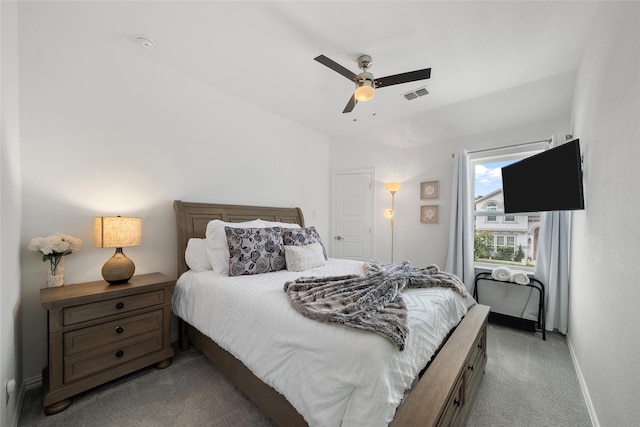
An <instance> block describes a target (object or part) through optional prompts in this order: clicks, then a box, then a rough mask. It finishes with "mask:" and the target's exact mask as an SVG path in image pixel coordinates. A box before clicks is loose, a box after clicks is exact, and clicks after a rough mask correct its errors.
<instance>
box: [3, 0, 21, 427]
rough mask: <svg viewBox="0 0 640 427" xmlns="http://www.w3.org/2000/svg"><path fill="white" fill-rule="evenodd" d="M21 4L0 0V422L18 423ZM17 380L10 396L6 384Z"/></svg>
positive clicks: (19, 375) (19, 363)
mask: <svg viewBox="0 0 640 427" xmlns="http://www.w3.org/2000/svg"><path fill="white" fill-rule="evenodd" d="M17 12H18V8H17V3H16V2H4V1H3V2H0V22H1V24H0V27H1V29H2V34H1V36H0V40H2V46H1V50H0V75H1V79H0V112H1V117H0V425H3V426H11V425H16V424H17V422H18V416H19V411H20V402H21V400H22V399H21V396H22V393H23V391H24V390H23V388H22V387H21V385H22V352H21V351H20V349H21V338H22V337H21V322H20V310H21V304H20V253H19V252H20V251H19V250H18V245H19V241H20V222H21V219H20V210H21V209H20V208H21V202H20V189H21V184H20V117H19V116H20V115H19V96H18V14H17ZM8 380H16V384H17V386H16V391H15V392H14V393H13V394H11V395H9V396H8V399H7V396H6V391H5V390H6V388H5V384H6V383H7V381H8Z"/></svg>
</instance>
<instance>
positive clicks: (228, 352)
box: [174, 201, 489, 426]
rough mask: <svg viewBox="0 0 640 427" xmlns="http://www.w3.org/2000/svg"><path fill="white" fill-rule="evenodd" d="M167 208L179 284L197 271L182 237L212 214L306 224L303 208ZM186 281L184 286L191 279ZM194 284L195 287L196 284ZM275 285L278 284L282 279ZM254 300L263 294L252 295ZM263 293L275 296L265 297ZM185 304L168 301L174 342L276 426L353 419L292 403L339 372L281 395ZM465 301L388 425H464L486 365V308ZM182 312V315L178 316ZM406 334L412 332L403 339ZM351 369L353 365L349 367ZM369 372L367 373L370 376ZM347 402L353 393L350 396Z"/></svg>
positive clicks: (201, 233)
mask: <svg viewBox="0 0 640 427" xmlns="http://www.w3.org/2000/svg"><path fill="white" fill-rule="evenodd" d="M174 209H175V212H176V224H177V232H178V235H177V245H178V247H177V249H178V271H179V275H180V279H179V280H178V282H179V283H178V285H180V283H181V282H189V283H191V282H190V281H191V280H195V277H197V276H198V275H199V274H200V273H198V274H192V273H191V272H190V271H189V268H188V266H187V263H186V261H185V257H184V254H185V250H186V249H187V245H188V243H189V239H191V238H204V237H205V232H206V228H207V225H208V224H209V222H210V221H212V220H215V219H218V220H221V221H226V222H230V223H234V222H236V223H237V222H245V221H250V220H255V219H257V218H260V219H262V220H266V221H274V222H279V223H290V224H298V225H299V226H301V227H304V226H305V223H304V217H303V214H302V211H301V210H300V209H298V208H273V207H260V206H238V205H222V204H207V203H190V202H182V201H175V202H174ZM343 264H345V265H346V266H347V268H354V266H353V265H350V264H349V262H348V261H345V260H329V262H328V263H327V266H326V268H327V269H328V272H324V270H322V269H323V268H325V267H321V268H319V269H318V272H321V271H322V272H321V273H320V274H329V273H330V272H331V271H333V270H332V268H334V267H333V266H334V265H340V268H343V267H344V265H343ZM336 268H337V267H336ZM336 271H337V270H336ZM206 274H210V275H211V273H208V272H205V275H206ZM271 274H272V273H267V275H271ZM282 274H284V275H285V276H283V277H293V276H291V274H294V273H287V272H283V273H282ZM287 274H289V276H286V275H287ZM310 274H311V273H310ZM314 274H315V272H314ZM267 275H265V276H264V277H267ZM201 276H202V275H201ZM269 277H271V276H269ZM228 279H229V280H235V282H234V285H233V286H231V287H232V288H237V287H241V286H238V284H242V283H244V281H246V280H248V278H246V277H239V278H228ZM273 280H282V279H281V278H280V277H278V278H277V279H273ZM186 286H187V287H188V286H191V285H186ZM193 286H194V287H195V285H193ZM278 286H281V284H280V285H278ZM176 291H177V293H178V294H180V293H184V292H183V291H182V290H181V288H180V286H177V288H176ZM429 291H431V290H429ZM440 291H442V290H434V291H433V292H440ZM420 292H423V290H421V291H420ZM448 292H451V291H448ZM256 298H263V297H262V296H257V297H256ZM265 298H267V297H265ZM269 298H276V297H275V296H271V297H269ZM277 298H282V301H284V302H285V303H286V302H287V300H286V295H285V294H284V292H282V293H281V295H278V296H277ZM409 299H411V298H409ZM202 301H204V298H201V299H198V304H200V305H202V304H201V303H202ZM265 301H266V300H265ZM274 301H275V300H274ZM282 301H280V300H278V301H277V303H278V304H284V303H283V302H282ZM186 304H187V303H177V304H174V309H176V308H177V309H176V310H174V311H177V312H178V313H177V314H178V317H179V319H180V347H181V348H182V349H185V348H187V347H188V346H189V344H190V343H193V344H194V345H195V346H196V347H198V348H199V349H200V350H201V351H202V352H203V353H204V354H205V355H206V356H207V357H208V358H209V359H210V360H211V361H212V362H213V363H214V364H215V365H216V366H217V367H218V368H219V369H220V370H221V371H222V372H223V373H224V374H225V375H226V376H227V377H228V378H229V379H230V380H231V381H233V382H234V383H235V384H236V385H237V387H238V388H239V389H240V390H242V391H243V392H244V393H245V394H246V395H247V396H248V397H249V398H250V399H251V400H252V401H253V402H254V403H256V405H257V406H258V407H260V408H261V410H263V411H264V412H265V413H266V414H267V415H268V416H270V417H271V418H272V419H273V420H274V421H275V422H276V423H277V424H278V425H280V426H304V425H340V424H342V425H357V424H356V422H355V421H354V418H353V415H352V418H351V419H350V420H349V421H337V422H336V421H331V422H327V423H326V424H325V422H324V421H318V420H317V419H314V418H313V416H315V415H317V411H318V409H317V408H318V407H317V406H314V407H313V408H312V409H311V411H312V412H313V413H312V414H311V415H310V414H309V413H308V411H309V408H306V407H305V406H304V405H303V404H301V403H300V401H299V395H301V394H305V395H306V394H308V395H309V396H316V395H317V396H321V397H322V396H332V395H339V392H340V391H339V390H336V389H331V387H332V386H331V384H332V378H331V377H336V376H341V375H331V374H327V380H326V381H325V382H326V386H327V387H329V389H327V390H320V393H321V394H318V391H315V393H316V394H313V393H314V391H312V390H310V389H311V388H313V387H316V385H314V384H313V383H311V382H310V383H309V384H306V382H305V383H303V384H297V385H295V386H296V387H302V388H298V389H297V390H301V391H300V392H299V393H291V392H290V391H289V389H288V388H285V389H284V390H285V391H283V393H284V395H283V394H281V393H280V392H279V391H278V390H277V389H280V390H281V391H282V390H283V388H282V387H280V385H279V384H278V382H277V381H276V382H275V383H274V381H273V378H272V377H273V375H272V376H269V375H268V373H267V375H265V373H264V372H260V370H261V369H262V370H264V369H266V368H264V367H263V366H259V365H258V366H256V364H255V360H252V359H251V358H250V356H247V357H246V359H245V358H244V356H243V355H239V356H238V357H236V356H234V354H236V355H238V353H239V350H237V349H236V348H232V347H233V345H231V347H230V344H229V343H228V342H227V341H226V340H227V338H224V339H218V340H217V341H220V342H216V341H214V340H213V339H211V338H209V336H212V335H213V334H212V333H211V332H210V331H209V330H207V328H208V326H207V325H205V324H202V321H200V320H196V318H195V317H194V318H193V320H192V319H191V318H190V316H192V315H191V314H190V312H189V311H188V310H185V309H184V308H181V307H182V306H183V305H186ZM191 304H192V305H197V304H196V303H195V302H192V303H191ZM270 305H271V303H269V304H261V305H254V307H256V312H259V310H261V309H263V308H264V307H263V306H270ZM468 307H469V308H468V311H466V314H463V316H464V317H463V318H462V320H461V321H460V322H459V323H458V324H457V326H455V325H454V326H455V327H454V328H453V330H452V331H449V333H447V334H446V335H447V337H446V340H445V341H444V342H443V343H442V344H440V343H438V348H437V349H436V352H435V354H436V355H435V357H433V358H431V357H430V356H429V357H428V358H429V359H430V361H429V363H428V368H427V369H426V370H425V371H424V372H423V373H422V375H420V376H418V377H417V378H418V379H417V380H416V381H415V382H414V383H413V386H412V387H411V390H410V392H409V393H408V394H406V396H405V397H404V399H402V400H401V404H400V405H399V406H398V407H397V409H395V406H394V408H393V413H392V414H391V416H392V419H391V421H390V423H389V424H390V425H397V426H449V425H456V426H457V425H464V424H465V423H466V419H467V417H468V414H469V411H470V408H471V403H472V402H473V399H474V397H475V394H476V392H477V389H478V386H479V383H480V380H481V378H482V374H483V373H484V367H485V365H486V358H487V355H486V319H487V315H488V311H489V309H488V307H486V306H482V305H479V304H472V305H471V304H468ZM278 310H279V311H286V310H287V308H285V306H284V305H283V306H281V307H279V308H278ZM209 311H210V312H212V311H214V310H211V309H209ZM218 311H219V310H218ZM232 311H233V310H230V313H229V316H232V315H233V313H232ZM296 314H297V313H296ZM209 315H211V313H209ZM225 316H226V314H225ZM298 316H299V317H300V319H296V320H295V321H294V322H291V321H289V322H288V324H290V325H292V324H295V327H298V325H297V324H298V323H300V324H303V323H305V322H306V321H308V322H314V321H312V320H309V319H306V318H304V317H302V316H301V315H298ZM185 318H187V319H186V320H185ZM224 318H225V317H220V318H218V320H219V321H220V322H221V323H224ZM220 319H222V320H220ZM189 320H191V321H189ZM198 322H200V326H199V327H195V326H194V325H193V324H198ZM253 322H254V323H267V322H260V321H259V320H258V321H255V320H254V321H253ZM192 323H193V324H192ZM233 323H234V322H230V323H229V325H227V326H230V325H232V324H233ZM225 327H226V326H225ZM314 328H317V331H320V332H314V334H315V333H319V334H322V333H324V332H323V330H325V329H327V328H336V326H334V325H326V324H322V323H319V322H318V326H314ZM337 328H339V329H341V332H340V333H341V334H343V333H344V334H347V335H346V336H348V337H355V335H348V334H359V336H362V337H366V338H364V339H365V340H369V341H370V342H371V343H373V342H374V341H376V340H377V341H376V343H375V345H376V346H379V345H380V344H379V341H384V339H383V338H379V336H378V334H369V333H363V332H360V331H353V330H350V329H348V328H344V327H337ZM199 329H202V330H199ZM343 331H344V332H343ZM263 335H264V334H258V336H247V337H246V338H242V339H240V340H237V339H236V341H239V342H241V341H242V340H245V341H249V342H252V341H251V340H256V343H259V342H260V340H259V338H260V337H262V336H263ZM412 335H413V332H412V334H411V335H410V337H411V336H412ZM231 339H233V338H231ZM342 339H344V338H342ZM350 339H351V338H349V340H350ZM263 341H264V340H263ZM312 344H313V343H308V342H307V343H306V344H305V345H309V346H312ZM367 345H368V344H367ZM371 345H374V344H371ZM410 347H411V348H414V350H412V351H414V353H411V354H419V352H418V353H416V350H415V349H416V348H419V346H418V345H417V344H411V345H409V344H408V345H407V350H409V349H410ZM358 348H360V345H358ZM371 348H376V350H375V351H371V352H369V353H373V354H377V353H378V347H371ZM317 350H319V349H317V348H315V349H313V353H312V354H315V352H316V351H317ZM407 350H405V351H407ZM385 351H386V350H385ZM380 352H381V353H384V351H382V350H380ZM322 357H325V356H322ZM358 357H360V356H358ZM407 357H408V356H407ZM240 359H243V360H240ZM328 362H330V361H328ZM266 363H267V362H265V364H266ZM323 363H324V362H323ZM362 363H365V362H362ZM248 366H249V367H248ZM250 367H251V368H250ZM267 370H268V371H270V370H276V371H277V367H270V368H269V369H267ZM354 370H356V369H355V368H354ZM256 371H257V372H258V373H255V374H254V372H256ZM372 371H374V370H372ZM275 376H276V377H277V378H280V374H279V373H278V372H276V373H275ZM303 377H304V378H306V377H305V376H304V375H302V376H300V378H303ZM368 377H373V376H371V375H369V376H368ZM263 379H264V380H263ZM334 379H335V378H334ZM289 382H291V380H289ZM299 382H300V381H299ZM320 385H321V386H323V387H324V386H325V384H320ZM285 395H286V396H285ZM311 400H314V402H312V404H314V405H316V404H317V402H315V400H316V399H315V398H314V399H311ZM354 400H357V399H356V398H354ZM323 404H324V403H323ZM396 404H397V402H395V403H394V405H396ZM326 405H329V403H326ZM354 406H357V405H354ZM374 406H375V405H374ZM296 407H298V408H301V410H300V411H298V410H297V409H296ZM347 411H348V410H346V412H347ZM372 411H375V407H374V408H373V409H372ZM300 412H303V413H306V418H307V419H311V421H310V422H307V420H306V419H305V417H303V416H302V415H301V413H300ZM320 417H322V415H320ZM345 417H346V418H345V420H346V419H348V418H349V417H348V416H346V415H345ZM320 419H322V418H320ZM368 424H370V423H368ZM384 424H385V425H386V424H387V421H385V422H384Z"/></svg>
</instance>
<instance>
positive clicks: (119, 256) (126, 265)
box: [102, 248, 136, 285]
mask: <svg viewBox="0 0 640 427" xmlns="http://www.w3.org/2000/svg"><path fill="white" fill-rule="evenodd" d="M135 271H136V266H135V264H134V263H133V261H131V260H130V259H129V258H127V257H126V255H125V254H124V253H123V252H122V248H116V253H115V254H113V256H112V257H111V258H109V259H108V260H107V262H105V263H104V265H103V266H102V277H103V278H104V280H106V281H107V282H109V283H110V284H112V285H114V284H116V283H126V282H127V281H129V279H131V277H133V273H134V272H135Z"/></svg>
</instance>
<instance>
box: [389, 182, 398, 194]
mask: <svg viewBox="0 0 640 427" xmlns="http://www.w3.org/2000/svg"><path fill="white" fill-rule="evenodd" d="M385 187H387V190H389V191H391V192H392V193H395V192H396V191H398V190H399V189H400V187H402V183H401V182H387V183H386V184H385Z"/></svg>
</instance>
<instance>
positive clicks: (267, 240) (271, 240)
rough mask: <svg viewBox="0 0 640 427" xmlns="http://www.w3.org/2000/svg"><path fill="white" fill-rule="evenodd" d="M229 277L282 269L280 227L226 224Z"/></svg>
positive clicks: (283, 263) (282, 248)
mask: <svg viewBox="0 0 640 427" xmlns="http://www.w3.org/2000/svg"><path fill="white" fill-rule="evenodd" d="M225 233H226V234H227V243H228V245H229V276H240V275H243V274H260V273H268V272H270V271H278V270H282V269H284V268H285V258H284V245H283V244H282V229H281V228H280V227H267V228H231V227H225Z"/></svg>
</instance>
